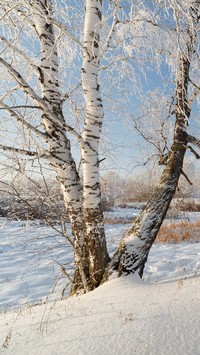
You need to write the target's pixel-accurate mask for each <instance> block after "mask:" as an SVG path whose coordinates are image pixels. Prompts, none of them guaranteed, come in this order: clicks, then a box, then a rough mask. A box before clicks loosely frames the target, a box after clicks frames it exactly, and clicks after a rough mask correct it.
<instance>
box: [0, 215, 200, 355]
mask: <svg viewBox="0 0 200 355" xmlns="http://www.w3.org/2000/svg"><path fill="white" fill-rule="evenodd" d="M118 212H119V211H118ZM126 212H127V211H126ZM132 212H133V213H135V211H134V210H132ZM132 212H130V213H132ZM191 219H193V218H192V216H191ZM0 224H1V226H0V310H1V315H0V349H1V351H0V353H1V352H2V353H4V352H5V354H9V355H11V354H16V355H18V354H20V355H25V354H28V353H29V354H35V355H39V354H41V355H43V354H52V355H53V354H58V355H60V354H67V355H71V354H76V355H78V354H80V355H86V354H87V355H93V354H95V355H96V354H101V355H104V354H106V355H107V354H108V355H109V354H110V355H112V354H119V355H120V354H125V355H129V354H130V355H131V354H139V355H140V354H141V355H142V354H146V355H150V354H155V355H162V354H172V355H173V354H174V355H175V354H176V355H177V354H181V355H188V354H191V355H199V354H200V346H199V344H200V334H199V325H200V321H199V319H200V243H180V244H155V245H154V246H153V247H152V250H151V252H150V255H149V260H148V263H147V265H146V268H145V274H144V281H140V280H137V279H131V278H127V277H126V278H120V279H114V280H112V281H110V282H108V283H106V284H104V285H103V286H101V287H99V288H98V289H97V290H95V291H94V292H91V293H90V294H87V295H84V296H80V297H73V298H65V299H64V300H63V301H57V302H55V300H60V299H61V296H62V291H63V290H64V288H65V286H66V285H67V279H66V277H65V276H64V275H63V273H62V270H61V265H63V266H64V267H65V269H66V270H67V272H69V273H71V272H72V268H73V266H72V259H73V255H72V250H71V248H70V247H69V245H68V243H67V242H66V240H65V239H64V238H63V237H62V236H59V234H58V233H57V232H56V231H54V230H52V229H51V228H49V227H47V226H43V225H41V224H39V223H36V222H34V223H33V222H19V221H7V220H6V219H3V218H1V219H0ZM127 228H128V227H127V226H126V225H122V224H121V225H120V224H117V225H116V224H115V225H106V234H107V242H108V248H109V251H110V253H111V254H112V252H113V251H114V249H115V247H116V245H117V244H118V242H119V240H120V239H121V237H122V235H123V233H124V232H125V230H126V229H127ZM69 233H70V231H69ZM67 292H68V289H66V291H65V295H67ZM45 301H47V302H46V303H44V302H45ZM36 303H37V304H41V305H39V306H33V304H36ZM43 303H44V304H43Z"/></svg>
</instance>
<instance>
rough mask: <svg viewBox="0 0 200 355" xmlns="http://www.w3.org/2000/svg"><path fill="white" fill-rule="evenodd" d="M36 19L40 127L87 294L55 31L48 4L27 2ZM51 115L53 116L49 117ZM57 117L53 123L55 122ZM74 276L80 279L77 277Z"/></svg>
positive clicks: (85, 260)
mask: <svg viewBox="0 0 200 355" xmlns="http://www.w3.org/2000/svg"><path fill="white" fill-rule="evenodd" d="M30 6H31V8H32V12H33V18H34V19H35V27H36V31H37V33H38V36H39V39H40V46H41V47H40V50H41V65H40V67H39V68H38V70H39V79H40V85H41V91H42V96H43V100H44V101H45V103H46V105H47V108H48V114H47V113H45V112H44V113H43V114H42V124H43V127H44V129H45V132H46V133H47V135H48V141H47V142H48V150H49V153H50V154H51V165H52V166H53V167H54V169H55V171H56V174H57V179H58V181H59V182H60V184H61V189H62V191H63V196H64V201H65V204H66V209H67V212H68V215H69V218H70V221H71V225H72V233H73V236H74V245H73V246H74V252H75V264H76V266H75V268H76V269H78V271H77V270H76V273H75V274H76V276H75V279H76V281H75V282H77V280H78V282H79V283H80V284H81V285H79V286H77V288H79V287H80V288H83V289H84V290H85V291H89V290H90V289H91V288H92V287H91V284H90V275H89V263H88V251H87V249H88V246H87V231H86V228H85V224H84V216H83V207H82V199H83V198H82V186H81V183H80V178H79V176H78V173H77V170H76V165H75V162H74V160H73V157H72V155H71V148H70V141H69V139H68V138H67V136H66V130H65V120H64V117H63V113H62V108H61V95H60V88H59V78H58V56H57V48H56V42H55V37H54V29H53V25H52V23H51V22H50V21H49V19H50V17H51V2H50V1H46V0H37V1H34V2H30ZM50 113H52V115H51V114H50ZM54 117H56V120H55V119H54ZM77 274H78V275H79V277H77Z"/></svg>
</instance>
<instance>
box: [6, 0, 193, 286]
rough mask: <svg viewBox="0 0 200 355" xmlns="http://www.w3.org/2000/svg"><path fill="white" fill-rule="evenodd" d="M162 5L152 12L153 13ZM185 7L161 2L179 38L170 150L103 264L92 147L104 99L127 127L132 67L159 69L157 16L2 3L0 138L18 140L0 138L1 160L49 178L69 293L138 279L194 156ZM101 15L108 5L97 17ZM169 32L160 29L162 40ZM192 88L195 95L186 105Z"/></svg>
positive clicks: (93, 2) (144, 10) (139, 7)
mask: <svg viewBox="0 0 200 355" xmlns="http://www.w3.org/2000/svg"><path fill="white" fill-rule="evenodd" d="M160 3H161V2H158V4H157V2H155V4H156V6H157V5H158V6H160ZM166 4H167V5H166ZM187 4H189V6H187V9H186V10H188V9H190V10H189V11H184V10H183V8H181V9H180V8H179V7H178V8H177V6H179V5H177V4H176V2H175V3H174V2H172V1H170V2H169V3H168V2H164V5H165V7H164V9H165V10H163V12H162V14H163V15H162V16H164V11H166V12H167V13H168V16H171V13H172V12H173V13H174V17H175V19H176V20H177V21H176V23H177V28H176V29H175V31H174V33H175V38H176V39H177V37H178V34H179V35H180V37H178V41H177V43H178V48H179V57H178V60H177V62H176V64H175V66H176V65H178V69H177V77H176V90H175V96H176V104H175V107H174V116H175V118H176V121H175V128H174V141H173V144H172V147H171V149H170V151H169V154H168V155H167V156H166V157H162V158H163V159H162V162H163V163H164V164H165V165H166V167H165V169H164V171H163V173H162V176H161V180H160V184H159V185H158V187H157V188H156V191H155V193H154V194H153V195H152V197H151V199H150V200H149V202H148V203H147V206H146V208H145V209H144V210H143V212H142V213H141V214H140V216H139V217H138V219H137V220H136V222H135V224H134V226H133V227H132V228H131V230H130V231H129V233H128V235H127V237H126V238H125V239H123V241H122V242H121V243H120V245H119V248H118V249H117V251H116V253H115V255H114V257H113V259H112V260H111V263H110V264H109V255H108V251H107V247H106V239H105V230H104V225H103V214H102V209H101V189H100V182H99V168H100V162H101V159H100V157H99V144H100V140H101V131H102V124H103V120H104V109H103V103H102V96H101V93H102V92H104V93H105V92H108V91H109V93H110V96H112V99H113V101H112V102H113V103H114V104H113V105H112V110H113V112H116V113H117V114H118V115H120V114H121V112H122V113H123V117H124V113H125V112H126V109H127V107H126V105H127V101H126V97H127V96H128V93H130V89H131V90H132V93H133V94H136V93H137V94H138V93H139V91H140V86H141V85H140V80H137V77H139V75H138V73H137V74H136V72H137V70H136V63H137V65H138V71H140V72H143V73H144V74H145V73H146V72H145V68H148V69H149V70H152V68H154V67H155V66H157V64H158V67H159V63H157V61H158V62H159V56H158V55H157V53H158V52H159V53H160V52H161V48H160V42H159V39H160V38H161V36H160V34H159V31H160V27H159V25H158V24H157V22H155V16H156V14H157V8H156V9H155V10H152V9H151V6H149V7H148V6H146V4H144V2H143V1H139V0H138V1H135V2H134V1H127V2H126V3H125V4H124V9H123V6H122V4H121V5H120V0H116V1H115V2H111V9H112V12H111V16H110V17H106V16H104V17H103V19H102V11H103V10H102V5H103V4H102V0H86V1H85V2H80V3H79V2H78V3H76V2H73V3H72V4H70V5H68V4H66V2H65V1H62V0H60V1H53V0H52V1H51V0H34V1H33V0H31V1H27V0H20V1H19V2H18V1H17V0H14V1H13V0H12V1H11V0H8V1H6V2H3V3H2V4H1V5H2V6H1V10H0V11H1V12H0V20H1V23H2V26H1V29H2V34H1V37H0V42H1V55H0V70H1V77H2V82H1V83H0V93H1V98H0V108H1V110H2V112H3V114H2V120H1V127H2V129H4V126H5V124H6V122H7V124H8V122H9V125H10V129H11V130H12V135H14V136H15V139H14V140H13V141H12V144H10V145H9V144H8V140H7V139H3V137H1V138H2V141H1V145H0V150H1V151H2V152H4V153H6V154H8V153H9V152H10V153H13V154H15V155H18V156H23V157H26V158H27V159H32V160H34V159H38V157H39V158H40V159H41V160H43V161H45V162H46V163H45V164H49V165H50V166H51V168H52V169H53V170H54V173H55V175H56V179H57V180H58V181H59V184H60V189H61V191H62V194H63V199H64V203H65V208H66V211H67V214H68V216H69V218H70V222H71V229H72V237H69V236H68V235H65V237H66V238H67V239H68V241H69V242H70V243H71V245H72V248H73V250H74V260H75V271H74V280H73V285H72V290H71V291H72V293H74V292H78V291H79V290H83V291H84V292H88V291H90V290H93V289H94V288H96V287H97V286H98V285H99V284H100V283H101V281H102V279H103V278H104V275H105V274H106V275H107V267H108V270H109V272H111V273H112V272H113V270H116V271H117V274H118V275H121V274H124V273H125V274H129V273H134V272H135V271H136V270H137V272H138V273H139V275H140V276H142V273H143V268H144V265H145V262H146V260H147V257H148V253H149V250H150V248H151V245H152V243H153V241H154V239H155V237H156V234H157V232H158V230H159V228H160V226H161V224H162V221H163V219H164V217H165V214H166V212H167V209H168V207H169V204H170V201H171V199H172V196H173V194H174V192H175V189H176V186H177V183H178V179H179V176H180V174H181V173H182V164H183V159H184V155H185V151H186V150H187V148H188V143H189V142H191V144H193V145H194V144H196V145H198V146H200V144H199V141H198V139H197V138H195V137H193V136H191V135H189V134H188V133H187V129H188V121H189V117H190V113H191V107H192V103H193V101H194V99H195V98H196V96H197V93H198V89H199V88H198V85H197V84H196V83H193V84H192V83H191V78H190V76H189V75H190V69H191V65H192V60H193V58H194V56H195V55H196V51H195V48H196V47H195V43H196V40H197V30H196V27H197V23H198V10H199V8H198V6H199V1H188V2H187ZM84 5H85V6H84ZM126 5H127V6H128V7H127V6H126ZM167 6H168V7H167ZM79 7H81V8H80V9H79ZM107 7H109V6H108V4H107V5H106V4H105V6H104V11H106V10H107ZM161 8H162V9H163V4H161ZM127 9H128V10H127ZM181 10H183V14H182V13H181ZM177 11H178V17H177V18H176V16H177ZM180 18H181V21H180V22H179V19H180ZM69 19H70V20H69ZM163 19H164V18H163ZM182 19H183V20H182ZM164 22H165V21H164ZM164 22H163V23H164ZM174 22H175V21H174ZM102 26H103V29H102ZM166 26H167V25H166V23H164V24H163V26H162V29H163V33H165V32H164V31H165V28H166ZM180 27H181V28H180ZM150 29H151V30H150ZM101 38H102V39H101ZM180 38H181V42H180ZM163 42H164V40H163ZM163 48H164V46H163ZM155 55H156V61H155V60H154V59H155ZM165 55H167V53H166V52H165V53H164V54H163V57H164V56H165ZM80 71H81V76H80ZM100 73H101V82H102V84H104V86H103V87H100ZM4 77H5V78H6V80H3V78H4ZM77 78H78V79H77ZM110 81H111V85H109V82H110ZM189 85H190V86H191V85H192V86H193V88H194V89H193V90H192V94H191V95H190V92H189V91H191V90H189ZM100 89H101V90H100ZM106 90H107V91H106ZM122 92H123V93H124V94H123V95H122ZM189 95H190V96H189ZM76 96H77V97H78V99H77V97H76ZM105 96H106V95H104V97H105ZM75 97H76V98H75ZM80 97H81V99H80ZM118 101H119V102H120V106H121V105H122V104H124V107H123V110H122V111H119V110H118V107H119V106H118ZM80 102H81V104H80ZM117 111H118V112H117ZM16 127H17V128H16ZM74 140H76V142H77V143H78V146H79V152H80V156H81V164H80V165H81V168H80V169H79V164H78V162H77V159H76V157H75V154H74V152H73V142H74ZM190 149H191V150H192V151H193V152H195V150H194V149H193V148H192V147H190ZM196 154H197V153H196Z"/></svg>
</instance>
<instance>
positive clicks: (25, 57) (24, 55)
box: [0, 36, 38, 73]
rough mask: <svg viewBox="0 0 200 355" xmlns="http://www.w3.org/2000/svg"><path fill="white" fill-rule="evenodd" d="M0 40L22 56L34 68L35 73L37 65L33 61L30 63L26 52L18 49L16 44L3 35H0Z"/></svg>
mask: <svg viewBox="0 0 200 355" xmlns="http://www.w3.org/2000/svg"><path fill="white" fill-rule="evenodd" d="M0 41H2V42H3V43H4V44H5V45H6V46H7V47H9V48H11V49H13V50H14V52H15V53H17V54H18V55H19V56H20V57H22V58H24V59H25V60H26V61H27V62H28V63H29V64H30V66H31V67H32V68H33V69H34V70H35V72H36V73H38V67H37V65H35V64H34V63H32V61H31V59H30V58H29V57H28V56H27V55H26V53H25V52H24V51H22V50H20V49H19V48H18V47H17V46H15V45H13V44H11V43H10V42H9V41H8V40H7V39H6V38H5V37H3V36H0Z"/></svg>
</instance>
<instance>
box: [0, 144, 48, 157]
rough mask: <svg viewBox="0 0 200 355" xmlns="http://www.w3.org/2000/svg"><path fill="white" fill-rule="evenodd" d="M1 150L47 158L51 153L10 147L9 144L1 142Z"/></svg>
mask: <svg viewBox="0 0 200 355" xmlns="http://www.w3.org/2000/svg"><path fill="white" fill-rule="evenodd" d="M0 151H4V152H11V153H15V154H20V155H25V156H28V157H31V158H39V157H40V158H45V159H48V158H50V155H49V153H48V152H47V151H43V152H36V151H31V150H26V149H20V148H15V147H10V146H7V145H2V144H0Z"/></svg>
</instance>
